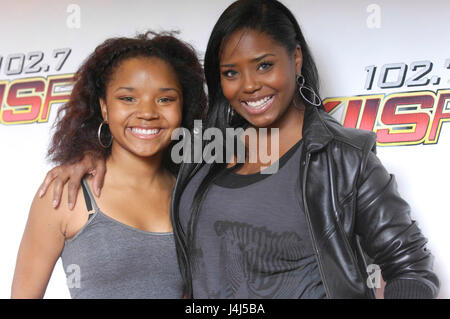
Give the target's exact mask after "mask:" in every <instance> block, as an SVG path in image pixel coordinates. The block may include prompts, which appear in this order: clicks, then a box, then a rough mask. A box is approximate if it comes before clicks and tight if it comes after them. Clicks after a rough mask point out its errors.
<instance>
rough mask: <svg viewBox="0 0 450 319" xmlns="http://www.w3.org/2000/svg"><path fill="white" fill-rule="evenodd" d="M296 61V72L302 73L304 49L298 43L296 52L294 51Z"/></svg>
mask: <svg viewBox="0 0 450 319" xmlns="http://www.w3.org/2000/svg"><path fill="white" fill-rule="evenodd" d="M294 63H295V71H296V74H301V73H302V65H303V54H302V49H301V48H300V46H299V45H298V44H297V47H296V48H295V52H294Z"/></svg>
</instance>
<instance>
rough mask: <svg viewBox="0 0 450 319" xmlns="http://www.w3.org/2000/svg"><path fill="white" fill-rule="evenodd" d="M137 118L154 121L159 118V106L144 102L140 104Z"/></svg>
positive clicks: (151, 102)
mask: <svg viewBox="0 0 450 319" xmlns="http://www.w3.org/2000/svg"><path fill="white" fill-rule="evenodd" d="M137 116H138V117H139V118H143V119H148V120H149V119H154V118H158V117H159V113H158V110H157V105H156V103H154V102H153V101H142V102H141V103H140V104H139V107H138V112H137Z"/></svg>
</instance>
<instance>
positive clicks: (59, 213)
mask: <svg viewBox="0 0 450 319" xmlns="http://www.w3.org/2000/svg"><path fill="white" fill-rule="evenodd" d="M54 190H55V185H54V183H52V184H51V185H50V186H49V188H48V190H47V192H46V193H45V195H44V196H43V197H42V198H40V197H39V195H38V194H37V193H36V195H35V196H34V199H33V203H32V205H31V209H30V215H37V216H39V218H40V219H41V218H42V219H43V220H45V221H46V222H48V223H51V224H54V225H55V226H57V227H59V229H60V231H61V234H62V235H63V236H64V237H66V236H67V230H68V228H71V227H70V226H71V224H73V223H74V222H76V221H79V220H80V219H83V217H84V216H87V209H86V205H85V201H84V196H83V192H82V190H81V187H80V189H79V191H78V194H77V199H76V203H75V207H74V208H73V209H72V210H71V209H70V208H69V204H68V185H67V184H65V185H64V187H63V191H62V196H61V201H60V203H59V205H58V206H57V207H56V208H55V207H53V192H54Z"/></svg>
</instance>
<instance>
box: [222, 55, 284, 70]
mask: <svg viewBox="0 0 450 319" xmlns="http://www.w3.org/2000/svg"><path fill="white" fill-rule="evenodd" d="M268 56H275V54H273V53H266V54H263V55H261V56H259V57H257V58H254V59H251V62H259V61H261V60H263V59H264V58H266V57H268ZM220 66H221V67H224V68H231V67H233V66H234V64H221V65H220Z"/></svg>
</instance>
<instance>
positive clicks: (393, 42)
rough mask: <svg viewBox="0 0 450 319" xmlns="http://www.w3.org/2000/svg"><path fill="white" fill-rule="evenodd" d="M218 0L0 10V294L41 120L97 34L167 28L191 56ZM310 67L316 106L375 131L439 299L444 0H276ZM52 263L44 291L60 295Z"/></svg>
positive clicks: (52, 1) (35, 169) (29, 188)
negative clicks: (301, 39)
mask: <svg viewBox="0 0 450 319" xmlns="http://www.w3.org/2000/svg"><path fill="white" fill-rule="evenodd" d="M230 3H231V1H230V0H214V1H211V0H197V1H182V0H165V1H162V0H151V1H148V0H146V1H144V0H127V1H111V0H95V1H92V0H91V1H88V0H39V1H37V0H35V1H32V0H27V1H26V0H15V1H12V0H11V1H2V2H1V10H0V39H1V42H2V44H1V49H0V106H1V111H0V121H1V123H0V136H1V138H0V151H1V156H0V170H1V173H2V174H1V182H0V214H1V216H0V218H1V223H0V251H1V263H0V298H9V296H10V287H11V282H12V277H13V272H14V267H15V261H16V255H17V250H18V247H19V243H20V239H21V236H22V233H23V229H24V226H25V222H26V219H27V216H28V210H29V207H30V204H31V201H32V198H33V196H34V194H35V192H36V191H37V189H38V187H39V185H40V183H41V181H42V180H43V178H44V176H45V173H46V172H47V171H48V170H49V169H50V167H51V166H50V164H49V163H47V162H46V161H45V154H46V150H47V147H48V142H49V133H50V127H51V124H52V123H53V121H54V118H55V114H56V111H57V109H58V107H59V106H60V105H61V103H64V102H65V101H66V99H67V97H68V95H69V93H70V89H71V87H70V86H68V82H69V80H70V78H71V76H72V75H73V73H74V72H75V70H76V69H77V68H78V66H79V65H80V63H81V62H82V60H83V59H84V58H85V57H86V56H87V55H88V54H89V53H90V52H91V51H92V50H93V49H94V48H95V47H96V46H97V45H98V44H99V43H100V42H102V41H103V40H104V39H106V38H109V37H113V36H133V35H135V34H136V33H137V32H143V31H145V30H147V29H152V30H155V31H162V30H179V31H181V34H180V36H181V37H182V38H183V39H184V40H186V41H188V42H190V43H192V44H193V45H194V47H195V48H196V49H197V50H198V51H199V52H200V54H201V55H202V56H203V54H204V50H205V48H206V43H207V40H208V36H209V32H210V31H211V29H212V27H213V25H214V23H215V21H216V20H217V18H218V17H219V15H220V13H221V12H222V11H223V10H224V9H225V8H226V7H227V6H228V5H229V4H230ZM284 3H285V4H286V5H287V6H288V7H289V8H290V9H291V10H292V11H293V12H294V13H295V15H296V16H297V18H298V20H299V22H300V25H301V27H302V29H303V31H304V33H305V36H306V38H307V41H308V43H309V45H310V47H311V49H312V52H313V55H314V57H315V59H316V63H317V65H318V68H319V72H320V75H321V95H322V96H323V97H324V98H326V101H325V105H326V108H327V110H328V111H329V112H330V113H331V114H333V116H335V117H336V118H337V119H338V120H340V121H341V122H342V123H343V124H344V125H346V126H350V127H359V128H361V129H366V130H373V131H375V132H377V134H378V145H379V146H378V154H379V157H380V158H381V159H382V161H383V162H384V164H385V166H386V167H387V168H388V170H389V171H390V172H391V173H394V174H395V175H396V177H397V181H398V184H399V188H400V191H401V193H402V195H403V196H404V197H405V198H406V199H407V200H408V202H409V203H410V204H411V206H412V208H413V210H412V217H413V218H414V219H416V220H417V221H418V223H419V226H420V227H421V229H422V230H423V232H424V233H425V235H426V236H427V237H428V239H429V248H430V249H431V250H432V252H433V254H434V256H435V271H436V272H437V273H438V275H439V277H440V279H441V285H442V288H441V293H440V295H439V297H440V298H449V297H450V270H449V269H450V249H448V242H449V236H448V234H449V231H448V228H449V227H450V207H449V204H448V203H449V201H448V198H449V197H450V195H449V190H450V186H449V181H450V168H449V164H448V163H449V159H450V124H447V123H446V122H447V121H450V44H449V41H448V35H449V34H450V24H449V21H450V1H448V0H428V1H417V0H413V1H411V0H342V1H334V0H320V1H312V0H284ZM69 297H70V296H69V293H68V289H67V286H66V279H65V273H64V269H63V267H62V264H61V263H60V262H58V263H57V265H56V266H55V271H54V273H53V276H52V279H51V281H50V283H49V286H48V289H47V293H46V298H69Z"/></svg>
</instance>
